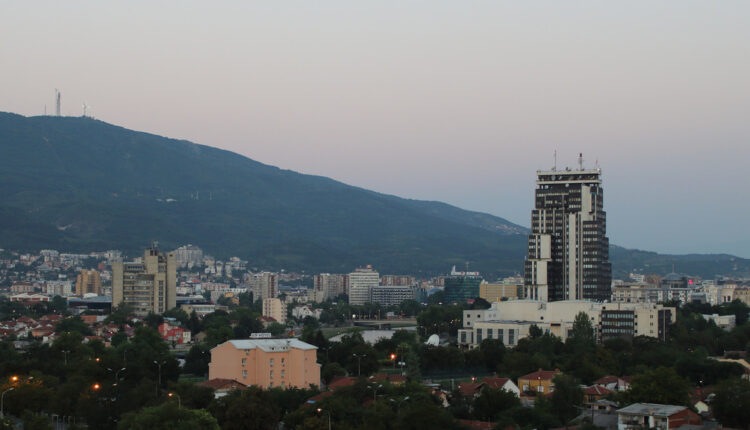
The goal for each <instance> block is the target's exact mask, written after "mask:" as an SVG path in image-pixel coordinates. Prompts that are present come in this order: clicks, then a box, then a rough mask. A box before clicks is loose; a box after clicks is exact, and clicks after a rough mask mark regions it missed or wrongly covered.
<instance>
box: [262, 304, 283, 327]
mask: <svg viewBox="0 0 750 430" xmlns="http://www.w3.org/2000/svg"><path fill="white" fill-rule="evenodd" d="M263 316H266V317H271V318H273V319H275V320H276V322H278V323H280V324H284V323H286V306H285V305H284V303H282V302H281V299H277V298H269V299H263Z"/></svg>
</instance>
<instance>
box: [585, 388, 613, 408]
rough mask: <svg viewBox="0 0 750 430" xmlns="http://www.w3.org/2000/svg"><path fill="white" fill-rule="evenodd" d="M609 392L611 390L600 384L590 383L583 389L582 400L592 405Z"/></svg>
mask: <svg viewBox="0 0 750 430" xmlns="http://www.w3.org/2000/svg"><path fill="white" fill-rule="evenodd" d="M611 393H612V391H610V390H609V389H607V388H605V387H602V386H601V385H592V386H590V387H586V388H584V389H583V402H584V403H586V404H587V405H592V404H594V403H596V402H597V401H599V400H603V399H604V398H605V397H607V396H608V395H609V394H611Z"/></svg>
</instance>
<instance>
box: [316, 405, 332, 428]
mask: <svg viewBox="0 0 750 430" xmlns="http://www.w3.org/2000/svg"><path fill="white" fill-rule="evenodd" d="M323 412H325V413H326V414H328V430H331V412H329V411H324V410H323V409H320V408H318V413H319V414H320V413H323Z"/></svg>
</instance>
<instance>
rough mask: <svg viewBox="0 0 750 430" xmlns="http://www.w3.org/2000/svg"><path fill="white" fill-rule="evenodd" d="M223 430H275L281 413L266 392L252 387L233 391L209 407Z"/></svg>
mask: <svg viewBox="0 0 750 430" xmlns="http://www.w3.org/2000/svg"><path fill="white" fill-rule="evenodd" d="M209 410H210V411H211V413H212V414H213V415H214V416H215V417H216V419H217V420H218V422H219V424H220V425H221V428H222V429H223V430H265V429H271V428H275V427H276V426H277V425H278V423H279V420H280V419H281V411H280V409H279V407H278V405H277V404H276V403H275V402H274V401H273V397H272V396H271V394H270V393H269V392H268V391H264V390H263V389H261V388H260V387H257V386H252V387H248V388H247V389H244V390H234V391H232V392H231V393H230V394H228V395H226V396H224V397H221V398H219V399H217V400H216V401H214V402H213V403H212V404H211V406H210V407H209Z"/></svg>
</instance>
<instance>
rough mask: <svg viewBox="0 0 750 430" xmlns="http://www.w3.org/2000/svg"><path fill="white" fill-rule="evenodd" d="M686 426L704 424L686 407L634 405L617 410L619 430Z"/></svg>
mask: <svg viewBox="0 0 750 430" xmlns="http://www.w3.org/2000/svg"><path fill="white" fill-rule="evenodd" d="M686 424H688V425H700V424H702V419H701V417H700V415H698V414H696V413H695V412H693V411H691V410H690V409H688V408H687V407H686V406H676V405H660V404H656V403H633V404H632V405H630V406H626V407H624V408H622V409H618V410H617V430H637V429H638V430H639V429H643V428H648V429H655V430H669V429H676V428H678V427H680V426H683V425H686Z"/></svg>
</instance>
